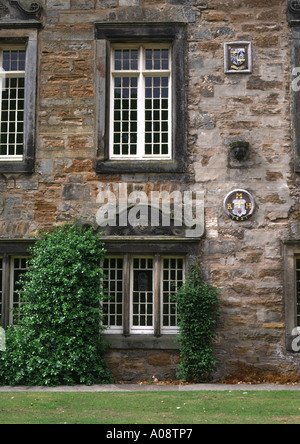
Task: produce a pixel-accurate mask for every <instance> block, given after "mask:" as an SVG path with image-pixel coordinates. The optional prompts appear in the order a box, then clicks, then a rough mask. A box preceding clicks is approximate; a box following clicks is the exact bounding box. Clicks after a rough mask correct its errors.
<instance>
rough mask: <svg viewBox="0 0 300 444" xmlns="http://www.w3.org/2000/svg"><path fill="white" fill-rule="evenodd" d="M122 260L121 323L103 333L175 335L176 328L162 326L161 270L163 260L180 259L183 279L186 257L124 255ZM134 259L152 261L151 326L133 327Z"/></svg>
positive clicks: (162, 268)
mask: <svg viewBox="0 0 300 444" xmlns="http://www.w3.org/2000/svg"><path fill="white" fill-rule="evenodd" d="M108 258H111V259H120V258H121V256H119V255H118V256H117V255H113V254H109V255H108ZM122 259H123V323H122V328H121V327H120V328H119V327H115V326H112V327H109V328H107V330H106V331H105V332H104V333H105V334H109V335H116V334H119V335H123V336H125V337H126V336H135V335H136V336H139V335H149V336H154V337H160V336H161V335H177V334H178V331H179V329H178V326H163V314H162V309H163V300H162V297H163V270H164V265H163V261H164V259H170V260H171V259H177V260H178V259H180V260H182V261H183V268H182V273H183V279H184V278H185V275H186V262H187V261H186V257H185V256H184V255H182V254H181V255H180V254H178V255H168V254H125V255H124V256H122ZM135 259H146V260H147V259H152V273H153V274H152V280H153V282H152V293H153V299H152V305H153V307H152V316H153V323H152V325H151V326H145V327H143V326H135V325H133V316H134V314H133V293H134V289H133V285H134V284H133V282H134V266H133V263H134V260H135Z"/></svg>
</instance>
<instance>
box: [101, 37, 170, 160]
mask: <svg viewBox="0 0 300 444" xmlns="http://www.w3.org/2000/svg"><path fill="white" fill-rule="evenodd" d="M122 49H123V50H124V49H136V50H138V69H137V70H115V69H114V60H115V57H114V56H115V51H117V50H122ZM146 49H168V51H169V69H168V70H165V69H161V70H154V69H153V70H147V69H146V66H145V52H146ZM110 66H111V70H110V131H109V134H110V135H109V156H110V159H111V160H144V161H147V160H171V159H172V88H173V87H172V45H171V44H170V43H161V44H159V43H152V44H151V43H147V44H141V43H139V44H133V43H129V44H123V43H122V44H113V45H112V46H111V53H110ZM116 77H137V78H138V81H137V84H138V86H137V89H138V99H137V101H138V103H137V154H136V155H131V154H128V155H123V154H122V153H120V154H118V155H116V154H114V134H115V133H114V79H115V78H116ZM147 77H168V79H169V84H168V91H169V94H168V154H159V155H157V154H148V155H147V154H146V153H145V144H146V142H145V87H146V86H145V79H146V78H147ZM160 99H161V98H160ZM161 132H162V131H161ZM152 143H153V142H152ZM161 143H162V142H161V141H160V145H161Z"/></svg>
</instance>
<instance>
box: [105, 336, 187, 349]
mask: <svg viewBox="0 0 300 444" xmlns="http://www.w3.org/2000/svg"><path fill="white" fill-rule="evenodd" d="M176 338H177V335H162V336H159V337H156V336H153V335H131V336H124V335H112V334H104V340H105V341H106V342H107V343H108V344H109V345H110V347H111V348H112V349H117V350H136V349H143V350H145V349H148V350H178V349H179V344H178V342H177V341H176Z"/></svg>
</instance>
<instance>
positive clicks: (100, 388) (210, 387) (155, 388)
mask: <svg viewBox="0 0 300 444" xmlns="http://www.w3.org/2000/svg"><path fill="white" fill-rule="evenodd" d="M230 390H231V391H234V390H235V391H236V390H239V391H243V392H248V391H253V390H259V391H271V390H299V391H300V384H297V385H276V384H257V385H256V384H253V385H250V384H192V385H156V384H153V385H139V384H120V385H119V384H116V385H115V384H107V385H92V386H86V385H75V386H58V387H45V386H43V387H23V386H22V387H19V386H18V387H0V392H167V391H172V392H175V391H180V392H184V391H187V392H194V391H230Z"/></svg>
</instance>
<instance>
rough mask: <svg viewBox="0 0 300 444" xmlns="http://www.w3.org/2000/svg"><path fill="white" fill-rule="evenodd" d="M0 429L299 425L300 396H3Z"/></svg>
mask: <svg viewBox="0 0 300 444" xmlns="http://www.w3.org/2000/svg"><path fill="white" fill-rule="evenodd" d="M0 424H300V391H271V392H267V391H253V392H246V393H245V392H243V391H232V392H139V393H116V392H114V393H99V392H98V393H90V392H81V393H70V392H69V393H58V392H43V393H42V392H30V393H24V392H5V393H0Z"/></svg>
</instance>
